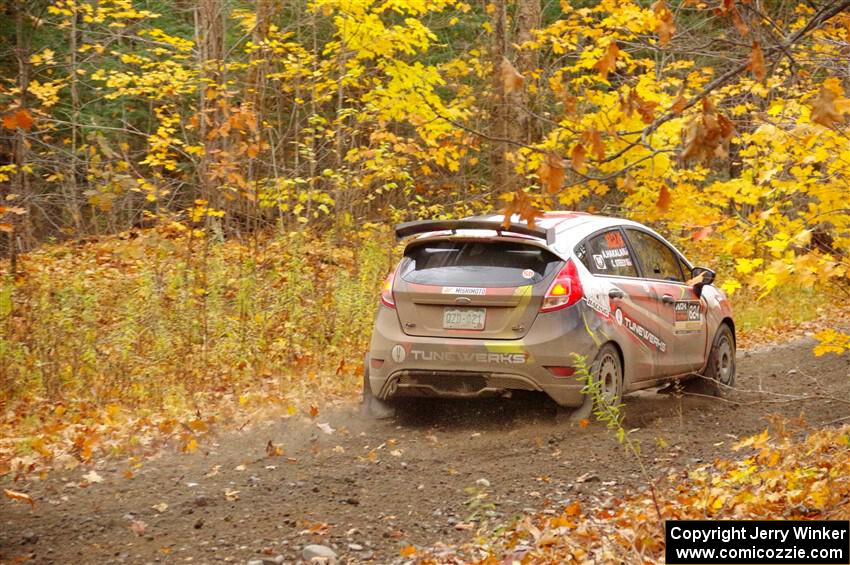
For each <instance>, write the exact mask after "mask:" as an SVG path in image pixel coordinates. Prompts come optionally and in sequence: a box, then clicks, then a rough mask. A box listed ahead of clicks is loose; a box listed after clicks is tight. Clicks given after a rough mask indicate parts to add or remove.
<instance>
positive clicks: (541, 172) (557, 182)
mask: <svg viewBox="0 0 850 565" xmlns="http://www.w3.org/2000/svg"><path fill="white" fill-rule="evenodd" d="M564 173H565V168H564V160H563V159H561V157H560V156H559V155H558V154H557V153H549V154H548V155H546V159H544V160H543V163H541V164H540V168H539V169H538V170H537V176H538V177H539V178H540V186H541V187H543V189H544V190H545V191H546V192H547V193H549V194H553V193H555V192H557V191H559V190H560V189H561V187H562V186H563V185H564Z"/></svg>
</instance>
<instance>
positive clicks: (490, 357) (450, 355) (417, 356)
mask: <svg viewBox="0 0 850 565" xmlns="http://www.w3.org/2000/svg"><path fill="white" fill-rule="evenodd" d="M410 356H411V358H412V359H413V360H414V361H449V362H452V363H508V364H514V365H522V364H524V363H525V361H526V355H525V353H493V352H490V353H484V352H481V353H474V352H464V351H420V350H418V349H413V350H411V351H410Z"/></svg>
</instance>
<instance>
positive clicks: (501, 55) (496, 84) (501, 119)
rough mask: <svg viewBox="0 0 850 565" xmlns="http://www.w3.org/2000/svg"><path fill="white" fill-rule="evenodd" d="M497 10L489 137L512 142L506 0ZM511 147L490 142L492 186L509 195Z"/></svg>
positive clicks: (493, 17)
mask: <svg viewBox="0 0 850 565" xmlns="http://www.w3.org/2000/svg"><path fill="white" fill-rule="evenodd" d="M492 5H493V6H494V8H495V9H494V10H493V13H492V14H491V17H490V25H491V26H492V28H493V44H492V46H491V49H490V64H491V65H492V69H493V71H492V72H493V81H492V89H493V96H492V111H491V112H490V119H491V122H490V135H491V137H493V138H494V139H500V140H501V139H509V135H510V132H509V128H508V123H509V119H508V111H509V108H508V103H507V102H508V101H507V94H506V93H505V88H504V82H503V80H502V73H501V69H502V61H504V60H505V58H506V57H507V36H506V30H505V22H506V20H507V7H506V5H505V0H494V2H493V4H492ZM507 151H508V146H507V144H506V143H505V142H504V141H493V142H491V151H490V168H491V182H492V185H493V188H494V189H495V190H498V191H501V192H506V191H510V190H511V189H512V187H511V186H510V182H509V179H510V176H511V175H510V169H509V163H508V161H507V159H506V153H507Z"/></svg>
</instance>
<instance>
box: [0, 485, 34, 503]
mask: <svg viewBox="0 0 850 565" xmlns="http://www.w3.org/2000/svg"><path fill="white" fill-rule="evenodd" d="M3 494H5V495H6V498H9V499H11V500H16V501H18V502H26V503H27V504H29V505H30V506H31V507H33V508H35V501H34V500H33V499H32V497H31V496H30V495H28V494H25V493H23V492H18V491H16V490H10V489H7V488H4V489H3Z"/></svg>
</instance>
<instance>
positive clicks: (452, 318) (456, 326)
mask: <svg viewBox="0 0 850 565" xmlns="http://www.w3.org/2000/svg"><path fill="white" fill-rule="evenodd" d="M486 314H487V309H486V308H444V309H443V328H444V329H447V330H483V329H484V317H485V316H486Z"/></svg>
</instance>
